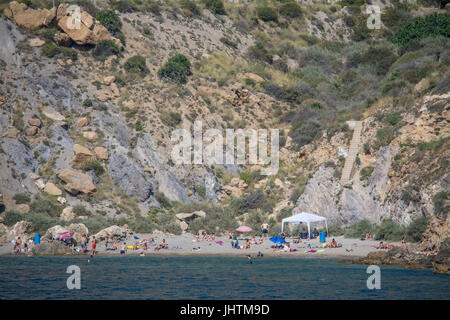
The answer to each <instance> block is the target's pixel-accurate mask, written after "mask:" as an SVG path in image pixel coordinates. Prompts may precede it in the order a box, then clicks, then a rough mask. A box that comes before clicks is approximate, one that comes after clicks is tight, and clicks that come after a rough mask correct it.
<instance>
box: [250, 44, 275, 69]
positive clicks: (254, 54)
mask: <svg viewBox="0 0 450 320" xmlns="http://www.w3.org/2000/svg"><path fill="white" fill-rule="evenodd" d="M247 54H248V56H249V57H250V58H252V59H255V60H259V61H261V62H265V63H269V64H270V63H272V55H271V54H270V53H269V51H267V49H266V48H265V47H264V45H263V44H262V43H261V42H259V41H258V42H256V44H255V45H253V46H251V47H250V48H248V52H247Z"/></svg>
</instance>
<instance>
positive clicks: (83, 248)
mask: <svg viewBox="0 0 450 320" xmlns="http://www.w3.org/2000/svg"><path fill="white" fill-rule="evenodd" d="M86 243H87V238H86V236H85V235H83V236H82V237H81V252H83V253H85V252H86Z"/></svg>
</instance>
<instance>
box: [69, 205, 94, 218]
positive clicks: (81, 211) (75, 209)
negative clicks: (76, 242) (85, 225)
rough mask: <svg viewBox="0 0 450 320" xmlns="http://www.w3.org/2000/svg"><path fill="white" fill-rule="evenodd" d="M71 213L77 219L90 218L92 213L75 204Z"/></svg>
mask: <svg viewBox="0 0 450 320" xmlns="http://www.w3.org/2000/svg"><path fill="white" fill-rule="evenodd" d="M73 212H74V213H75V214H76V215H77V216H78V217H79V216H87V217H89V216H91V215H92V212H90V211H89V210H88V209H86V207H85V206H83V205H81V204H77V205H75V206H73Z"/></svg>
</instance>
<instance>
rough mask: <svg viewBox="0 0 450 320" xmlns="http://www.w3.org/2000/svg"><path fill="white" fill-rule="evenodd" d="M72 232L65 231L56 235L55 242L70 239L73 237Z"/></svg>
mask: <svg viewBox="0 0 450 320" xmlns="http://www.w3.org/2000/svg"><path fill="white" fill-rule="evenodd" d="M73 234H74V232H70V231H66V232H62V233H60V234H59V235H58V237H56V239H57V240H62V239H65V238H71V237H72V236H73Z"/></svg>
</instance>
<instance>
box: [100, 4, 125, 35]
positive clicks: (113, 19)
mask: <svg viewBox="0 0 450 320" xmlns="http://www.w3.org/2000/svg"><path fill="white" fill-rule="evenodd" d="M95 18H96V19H97V20H98V21H100V23H101V24H102V25H103V26H104V27H105V28H106V29H108V31H109V32H111V33H112V34H116V33H118V32H120V29H121V28H122V21H121V20H120V17H119V16H118V15H117V14H116V13H115V12H114V11H113V10H102V11H99V12H98V13H97V15H96V17H95Z"/></svg>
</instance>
